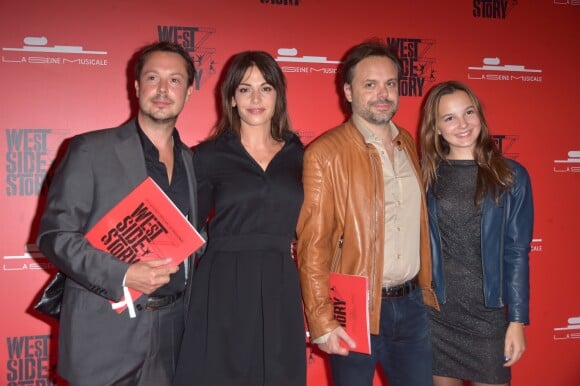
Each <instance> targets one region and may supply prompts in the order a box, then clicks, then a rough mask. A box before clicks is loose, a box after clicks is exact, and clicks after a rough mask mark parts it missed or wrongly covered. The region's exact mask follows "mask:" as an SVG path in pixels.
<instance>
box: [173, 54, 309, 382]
mask: <svg viewBox="0 0 580 386" xmlns="http://www.w3.org/2000/svg"><path fill="white" fill-rule="evenodd" d="M285 93H286V84H285V79H284V75H283V73H282V71H281V70H280V68H279V67H278V65H277V63H276V62H275V60H274V59H273V58H272V57H271V56H270V55H269V54H267V53H265V52H261V51H248V52H243V53H240V54H238V55H236V56H235V57H234V58H233V60H232V61H231V63H230V65H229V67H228V71H227V73H226V75H225V78H224V81H223V84H222V87H221V99H222V114H223V116H222V118H221V120H220V122H219V123H218V125H217V127H216V129H215V133H214V135H213V137H212V138H211V139H210V140H208V141H206V142H204V143H202V144H200V145H198V146H197V147H196V150H195V156H194V165H195V172H196V176H197V180H198V200H199V201H198V202H199V208H200V216H202V221H200V223H202V222H203V221H204V220H205V218H206V216H208V215H210V212H211V213H212V218H211V220H210V221H209V228H208V245H207V250H206V252H205V254H204V255H203V257H202V258H201V260H200V262H199V266H198V268H197V271H196V273H195V276H194V279H193V294H192V300H191V302H190V309H189V311H188V320H187V325H186V330H185V333H184V338H183V343H182V348H181V354H180V359H179V363H178V366H177V372H176V377H175V381H174V384H175V385H194V386H261V385H264V386H304V385H305V384H306V346H305V335H304V318H303V316H302V308H301V295H300V287H299V282H298V275H297V271H296V265H295V263H294V261H293V259H292V256H291V247H290V246H291V242H292V240H293V238H294V235H295V234H294V232H295V227H296V221H297V218H298V213H299V210H300V206H301V204H302V199H303V191H302V182H301V178H302V156H303V146H302V144H301V142H300V140H299V139H298V137H297V136H296V135H295V134H294V133H292V132H291V131H290V124H289V119H288V114H287V109H286V95H285ZM204 209H205V211H204Z"/></svg>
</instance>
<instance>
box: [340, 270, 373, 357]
mask: <svg viewBox="0 0 580 386" xmlns="http://www.w3.org/2000/svg"><path fill="white" fill-rule="evenodd" d="M330 298H331V300H332V304H333V307H334V318H335V319H336V320H337V321H338V322H339V323H340V325H341V326H342V327H343V328H344V330H345V331H346V333H347V334H348V335H349V336H350V337H351V338H352V339H354V341H355V343H356V348H354V349H351V348H349V347H348V346H347V345H346V344H345V343H344V342H341V343H342V345H343V347H345V348H347V349H348V350H350V351H356V352H360V353H363V354H370V353H371V336H370V328H369V308H368V303H369V290H368V278H367V277H366V276H357V275H346V274H341V273H331V274H330Z"/></svg>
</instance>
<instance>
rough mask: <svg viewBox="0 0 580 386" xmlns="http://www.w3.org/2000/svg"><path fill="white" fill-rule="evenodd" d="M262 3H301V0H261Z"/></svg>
mask: <svg viewBox="0 0 580 386" xmlns="http://www.w3.org/2000/svg"><path fill="white" fill-rule="evenodd" d="M260 3H262V4H270V5H294V6H298V5H300V1H299V0H260Z"/></svg>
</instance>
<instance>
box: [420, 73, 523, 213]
mask: <svg viewBox="0 0 580 386" xmlns="http://www.w3.org/2000/svg"><path fill="white" fill-rule="evenodd" d="M457 91H463V92H465V93H466V94H467V96H468V97H469V99H471V103H472V104H473V106H474V108H475V110H476V113H477V116H478V117H479V120H480V122H481V132H480V133H479V136H478V138H477V140H476V143H475V149H474V150H473V158H474V159H475V162H476V163H477V186H476V190H475V196H474V202H475V203H476V204H477V203H478V202H480V200H482V199H483V198H484V197H485V195H486V194H487V193H488V192H490V193H491V195H492V197H493V200H494V201H495V202H496V203H497V202H498V200H499V196H500V194H501V192H502V191H504V190H506V189H508V188H509V187H510V186H511V185H512V184H513V171H512V170H511V168H510V167H509V165H508V163H507V162H506V160H505V158H503V156H502V155H501V153H500V151H499V149H498V148H497V145H496V143H495V141H494V140H493V139H492V138H491V135H490V131H489V127H488V126H487V121H486V119H485V115H484V113H483V107H482V105H481V102H480V100H479V98H478V97H477V96H476V95H475V93H474V92H473V91H472V90H471V89H470V88H469V87H467V86H466V85H465V84H463V83H460V82H457V81H453V80H452V81H448V82H443V83H439V84H437V85H435V86H434V87H433V88H432V89H431V90H430V91H429V94H428V95H427V99H426V100H425V104H424V105H423V111H422V119H421V133H420V143H421V167H422V171H423V181H424V182H425V186H426V187H427V189H433V187H434V185H435V182H436V181H437V166H438V165H439V163H440V162H442V161H445V162H447V155H448V154H449V143H448V142H447V141H446V140H445V139H444V138H443V136H442V135H439V134H437V121H438V119H439V103H440V101H441V97H443V96H444V95H449V94H453V93H455V92H457Z"/></svg>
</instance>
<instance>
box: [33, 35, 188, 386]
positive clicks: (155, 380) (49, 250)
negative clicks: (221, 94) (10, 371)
mask: <svg viewBox="0 0 580 386" xmlns="http://www.w3.org/2000/svg"><path fill="white" fill-rule="evenodd" d="M194 75H195V69H194V66H193V61H192V60H191V58H190V57H189V55H188V54H187V53H186V52H185V51H184V50H183V48H182V47H181V46H179V45H175V44H172V43H168V42H160V43H155V44H152V45H149V46H147V47H145V48H144V49H143V50H142V51H141V53H140V56H139V59H138V62H137V64H136V66H135V79H136V80H135V91H136V94H137V98H138V100H139V112H138V115H137V117H136V119H133V120H131V121H130V122H129V123H127V124H125V125H123V126H120V127H116V128H112V129H105V130H98V131H93V132H88V133H85V134H81V135H78V136H76V137H74V138H73V139H72V140H71V142H70V145H69V147H68V150H67V152H66V155H65V157H64V159H63V161H62V162H61V164H60V165H59V167H58V169H57V171H56V174H55V176H54V179H53V181H52V183H51V186H50V188H49V193H48V201H47V205H46V209H45V212H44V214H43V216H42V219H41V223H40V232H39V236H38V241H37V243H38V246H39V248H40V250H41V251H42V252H43V253H44V254H45V255H46V256H47V258H48V259H49V260H50V261H51V262H52V263H53V264H54V265H55V266H56V267H57V268H58V269H59V270H60V271H62V272H63V273H64V274H65V275H66V276H67V280H66V283H65V291H64V298H63V302H62V308H61V315H60V331H59V358H58V371H59V373H60V375H61V376H62V377H64V378H65V379H66V380H67V381H68V382H69V383H70V384H71V385H95V386H97V385H98V386H103V385H146V386H150V385H155V386H163V385H169V384H170V383H171V379H172V377H173V372H174V366H175V363H176V360H177V353H178V352H179V346H180V342H181V335H182V330H183V323H184V319H185V312H186V310H185V306H184V305H185V304H187V299H186V298H187V297H188V290H189V288H190V287H191V286H189V285H187V284H188V282H189V281H191V280H189V279H190V278H191V273H192V267H193V264H192V262H191V261H190V260H189V259H188V260H186V261H185V263H183V264H181V265H180V266H179V267H172V266H169V265H168V264H167V263H168V261H169V259H167V258H165V257H163V258H159V259H155V260H149V261H140V262H136V263H134V264H128V263H126V262H124V261H121V260H119V259H117V258H115V257H114V256H113V255H110V254H108V253H106V252H103V251H101V250H98V249H95V248H93V247H92V246H91V245H90V244H89V242H88V241H87V239H86V238H85V236H84V235H85V233H86V232H87V231H88V230H89V229H91V227H92V226H93V225H94V224H95V223H96V222H97V221H98V220H99V219H100V218H101V217H102V216H103V215H104V214H105V213H107V212H108V211H109V210H110V209H111V208H112V207H113V206H114V205H115V204H116V203H117V202H119V201H120V200H121V199H122V198H123V197H125V196H126V195H127V194H128V193H129V192H130V191H131V190H133V188H135V187H136V186H137V185H138V184H139V183H140V182H142V181H143V180H144V179H145V178H146V177H147V176H149V177H152V178H153V180H155V181H156V182H157V184H158V185H159V186H160V187H161V188H162V189H163V190H164V191H165V193H166V194H167V195H168V196H169V197H170V198H171V199H172V201H173V202H174V203H175V205H176V206H177V207H178V208H179V209H180V210H181V211H182V213H183V214H184V215H186V216H187V217H188V218H189V219H190V221H191V222H192V223H194V222H195V218H196V199H195V191H196V185H195V176H194V172H193V167H192V153H191V151H190V150H189V149H188V148H187V147H186V146H185V145H184V144H183V143H182V142H181V140H180V139H179V134H178V133H177V130H176V129H175V122H176V120H177V117H178V115H179V113H180V112H181V110H182V109H183V106H184V105H185V102H186V101H187V100H188V98H189V96H190V95H191V92H192V90H193V88H192V85H193V79H194ZM194 225H195V224H194ZM124 286H125V287H128V288H133V289H136V290H138V291H140V292H143V293H144V294H146V295H145V296H141V297H140V298H139V300H136V302H135V308H136V310H137V311H136V317H134V318H130V317H129V315H128V314H127V311H125V312H123V313H121V314H118V313H117V312H115V311H114V310H112V309H111V302H110V301H115V302H117V301H119V300H120V299H121V298H122V297H123V291H124ZM184 298H185V300H184Z"/></svg>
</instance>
